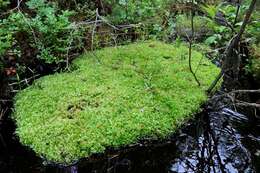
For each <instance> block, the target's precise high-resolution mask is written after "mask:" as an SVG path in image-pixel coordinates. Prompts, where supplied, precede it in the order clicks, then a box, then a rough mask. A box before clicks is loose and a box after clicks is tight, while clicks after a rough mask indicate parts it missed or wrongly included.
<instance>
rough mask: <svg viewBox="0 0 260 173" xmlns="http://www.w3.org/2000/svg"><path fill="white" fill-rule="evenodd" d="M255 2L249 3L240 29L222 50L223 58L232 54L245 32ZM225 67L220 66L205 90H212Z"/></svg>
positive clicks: (223, 72)
mask: <svg viewBox="0 0 260 173" xmlns="http://www.w3.org/2000/svg"><path fill="white" fill-rule="evenodd" d="M255 4H256V0H252V1H251V4H250V6H249V8H248V10H247V12H246V16H245V18H244V21H243V24H242V26H241V27H240V30H239V32H238V34H236V36H235V37H233V38H232V39H231V40H230V43H229V45H228V46H227V48H226V50H225V52H224V55H223V58H224V60H225V59H227V58H229V57H230V56H231V54H232V51H233V49H234V48H235V47H236V46H237V45H238V43H239V41H240V39H241V37H242V35H243V33H244V32H245V29H246V26H247V24H248V23H249V20H250V17H251V15H252V13H253V11H254V8H255ZM225 70H226V69H224V68H223V67H222V70H221V72H220V73H219V75H218V76H217V78H216V79H215V80H214V81H213V83H212V84H211V85H210V87H209V89H208V90H207V92H208V93H211V92H212V90H213V89H214V88H215V86H216V84H217V83H218V81H219V80H220V79H221V78H222V77H223V75H224V74H225V72H226V71H225Z"/></svg>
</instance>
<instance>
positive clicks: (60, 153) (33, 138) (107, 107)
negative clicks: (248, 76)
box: [13, 41, 219, 164]
mask: <svg viewBox="0 0 260 173" xmlns="http://www.w3.org/2000/svg"><path fill="white" fill-rule="evenodd" d="M192 61H193V64H192V65H193V68H194V70H196V74H197V76H198V78H199V80H200V82H201V83H202V86H200V87H199V86H198V85H197V84H196V82H195V80H194V78H193V76H192V74H191V73H190V71H189V66H188V48H187V46H185V45H182V44H181V45H174V44H173V45H170V44H165V43H161V42H156V41H149V42H144V43H135V44H131V45H128V46H120V47H113V48H105V49H102V50H99V51H96V52H92V53H87V54H85V55H83V56H82V57H80V58H78V59H77V60H76V61H75V62H74V63H73V64H74V66H75V67H76V68H75V70H73V71H72V72H69V73H61V74H54V75H50V76H46V77H43V78H41V79H39V80H37V81H36V82H34V84H33V85H32V86H30V87H28V88H26V89H24V90H22V91H21V92H20V93H18V95H17V96H16V102H15V113H14V115H13V118H14V119H15V121H16V124H17V130H16V133H17V135H18V136H19V139H20V141H21V142H22V144H24V145H26V146H29V147H30V148H32V149H33V150H34V151H35V152H36V153H37V154H38V155H40V156H42V157H44V158H45V159H47V160H48V161H53V162H56V163H62V164H70V163H72V162H73V161H76V160H78V159H80V158H85V157H88V156H90V155H91V154H93V153H101V152H104V151H105V149H106V148H107V147H121V146H125V145H128V144H133V143H135V142H137V141H138V140H140V139H142V138H165V137H167V136H168V135H170V134H171V133H173V132H174V131H175V130H176V129H177V128H178V127H179V126H180V125H182V124H183V123H185V122H186V120H187V119H189V118H191V117H192V115H193V114H194V113H196V112H198V111H199V108H200V106H201V104H202V103H203V102H205V101H206V100H207V95H206V94H205V90H206V89H207V87H208V86H209V84H210V83H211V82H212V81H213V80H214V79H215V77H216V76H217V74H218V72H219V69H218V68H217V67H215V65H213V64H212V63H211V62H210V61H209V60H207V59H206V58H205V57H203V55H202V54H201V53H199V52H197V51H193V57H192ZM197 67H198V68H197Z"/></svg>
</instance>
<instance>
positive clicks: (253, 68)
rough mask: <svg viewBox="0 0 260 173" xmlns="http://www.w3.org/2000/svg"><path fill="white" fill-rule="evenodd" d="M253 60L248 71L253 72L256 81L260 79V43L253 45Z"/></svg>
mask: <svg viewBox="0 0 260 173" xmlns="http://www.w3.org/2000/svg"><path fill="white" fill-rule="evenodd" d="M251 54H252V57H251V62H250V63H249V65H248V71H249V72H250V73H252V75H253V77H254V78H255V79H256V81H258V82H259V80H260V43H259V44H258V45H254V46H252V50H251Z"/></svg>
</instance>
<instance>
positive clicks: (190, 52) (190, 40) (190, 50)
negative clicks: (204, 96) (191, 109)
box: [189, 0, 200, 86]
mask: <svg viewBox="0 0 260 173" xmlns="http://www.w3.org/2000/svg"><path fill="white" fill-rule="evenodd" d="M192 4H194V0H192ZM193 19H194V16H193V9H191V39H189V43H190V46H189V68H190V72H191V74H192V75H193V77H194V79H195V81H196V82H197V84H198V86H200V81H199V80H198V78H197V76H196V74H195V73H194V72H193V70H192V66H191V56H192V43H193V39H194V20H193Z"/></svg>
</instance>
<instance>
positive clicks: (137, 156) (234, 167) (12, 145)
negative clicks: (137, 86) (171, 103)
mask: <svg viewBox="0 0 260 173" xmlns="http://www.w3.org/2000/svg"><path fill="white" fill-rule="evenodd" d="M213 105H214V104H213ZM256 116H257V115H256ZM10 124H12V123H11V121H4V122H2V125H1V129H0V130H1V134H2V135H1V136H0V147H1V150H0V173H52V172H53V173H103V172H106V173H176V172H178V173H186V172H189V173H190V172H203V173H204V172H205V173H206V172H207V173H224V172H226V173H240V172H241V173H242V172H243V173H244V172H245V173H251V172H256V173H257V172H260V122H259V121H258V120H256V119H254V121H251V119H248V116H245V115H242V114H239V113H237V112H235V111H232V110H231V109H228V108H226V107H221V106H220V107H218V108H216V106H215V105H214V106H212V105H211V106H207V108H206V109H205V110H204V112H203V113H201V114H200V115H198V116H197V118H196V120H195V121H192V122H190V123H188V124H187V125H185V127H184V128H182V129H180V130H179V131H178V132H177V133H176V134H174V135H173V136H172V137H170V139H168V140H167V141H153V142H151V143H149V144H148V143H145V142H142V143H140V144H139V146H138V147H129V148H127V149H124V150H120V152H119V151H109V152H108V154H106V155H103V156H96V157H93V158H91V159H90V160H85V161H81V162H80V164H78V165H76V166H71V167H66V168H64V167H57V166H50V165H49V166H43V164H42V160H41V159H39V158H38V157H35V156H34V154H33V153H32V152H29V151H28V150H26V149H25V148H24V147H22V146H21V145H20V144H19V143H18V142H17V140H16V139H15V138H14V137H13V138H10V137H11V136H13V135H12V128H13V127H12V125H10ZM7 132H9V133H7ZM10 139H11V140H10Z"/></svg>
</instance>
